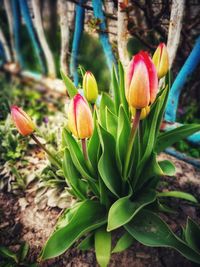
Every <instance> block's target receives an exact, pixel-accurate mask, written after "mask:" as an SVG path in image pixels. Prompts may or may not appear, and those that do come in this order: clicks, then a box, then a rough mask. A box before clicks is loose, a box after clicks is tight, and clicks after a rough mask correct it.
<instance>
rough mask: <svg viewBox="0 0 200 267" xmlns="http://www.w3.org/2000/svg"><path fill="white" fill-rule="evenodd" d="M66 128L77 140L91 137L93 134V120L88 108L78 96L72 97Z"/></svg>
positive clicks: (84, 101) (82, 98)
mask: <svg viewBox="0 0 200 267" xmlns="http://www.w3.org/2000/svg"><path fill="white" fill-rule="evenodd" d="M68 127H69V129H70V131H71V132H72V133H73V134H74V135H75V136H76V137H78V138H80V139H85V138H89V137H91V135H92V133H93V127H94V126H93V119H92V113H91V110H90V107H89V105H88V103H87V102H86V100H85V99H84V97H82V96H81V95H80V94H77V95H75V96H74V98H73V99H72V100H71V102H70V105H69V109H68Z"/></svg>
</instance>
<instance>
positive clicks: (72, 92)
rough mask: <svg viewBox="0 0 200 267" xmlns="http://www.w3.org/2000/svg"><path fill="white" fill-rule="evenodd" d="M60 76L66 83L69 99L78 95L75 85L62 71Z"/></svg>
mask: <svg viewBox="0 0 200 267" xmlns="http://www.w3.org/2000/svg"><path fill="white" fill-rule="evenodd" d="M60 74H61V77H62V79H63V82H64V83H65V86H66V89H67V92H68V94H69V97H70V98H73V97H74V96H75V95H76V94H78V90H77V88H76V87H75V85H74V84H73V82H72V80H71V79H70V78H69V77H68V76H67V75H66V74H65V73H64V72H63V71H62V70H60Z"/></svg>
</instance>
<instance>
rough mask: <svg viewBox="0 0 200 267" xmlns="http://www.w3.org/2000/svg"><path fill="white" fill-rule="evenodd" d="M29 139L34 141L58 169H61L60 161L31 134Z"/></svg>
mask: <svg viewBox="0 0 200 267" xmlns="http://www.w3.org/2000/svg"><path fill="white" fill-rule="evenodd" d="M30 136H31V138H32V139H33V140H34V141H35V143H36V144H37V145H38V146H39V147H41V148H42V149H43V150H44V151H45V152H46V153H47V155H48V156H49V157H50V158H51V159H52V160H53V161H54V162H55V163H56V165H57V166H58V167H59V168H62V163H61V161H60V160H58V159H57V158H56V157H55V156H54V155H53V154H52V153H51V152H50V151H49V150H48V149H47V148H46V147H45V146H44V145H43V144H42V143H41V142H40V141H39V140H38V139H37V137H36V136H35V135H34V134H31V135H30Z"/></svg>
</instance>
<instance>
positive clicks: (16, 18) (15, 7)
mask: <svg viewBox="0 0 200 267" xmlns="http://www.w3.org/2000/svg"><path fill="white" fill-rule="evenodd" d="M11 8H12V15H13V20H12V21H13V34H14V46H15V51H16V56H17V60H18V63H19V65H20V66H21V67H22V68H23V67H24V60H23V58H22V54H21V52H20V46H21V38H20V37H21V35H20V21H21V16H20V7H19V2H18V1H17V0H11Z"/></svg>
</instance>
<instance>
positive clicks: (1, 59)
mask: <svg viewBox="0 0 200 267" xmlns="http://www.w3.org/2000/svg"><path fill="white" fill-rule="evenodd" d="M5 62H6V55H5V51H4V48H3V45H2V43H1V42H0V66H2V65H3V64H4V63H5Z"/></svg>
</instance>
